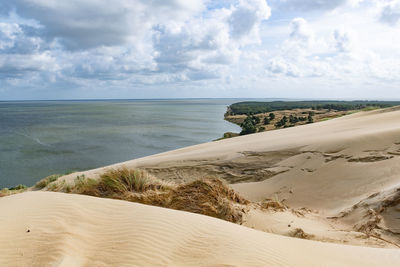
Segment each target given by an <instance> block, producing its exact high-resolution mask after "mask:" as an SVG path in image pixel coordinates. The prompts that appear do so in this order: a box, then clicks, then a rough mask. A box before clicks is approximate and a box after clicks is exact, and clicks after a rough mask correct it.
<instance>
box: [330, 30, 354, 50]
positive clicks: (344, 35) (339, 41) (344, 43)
mask: <svg viewBox="0 0 400 267" xmlns="http://www.w3.org/2000/svg"><path fill="white" fill-rule="evenodd" d="M333 39H334V46H335V48H336V49H337V51H339V52H349V51H350V50H351V49H352V44H353V43H352V39H351V35H350V33H349V32H346V31H344V30H340V29H336V30H335V31H334V32H333Z"/></svg>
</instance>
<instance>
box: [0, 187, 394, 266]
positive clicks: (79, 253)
mask: <svg viewBox="0 0 400 267" xmlns="http://www.w3.org/2000/svg"><path fill="white" fill-rule="evenodd" d="M0 210H1V211H2V214H3V215H4V214H7V216H2V217H1V219H0V229H1V230H2V234H1V235H0V255H1V257H0V265H1V266H8V265H9V266H155V265H156V266H183V265H184V266H193V265H201V266H283V265H284V266H312V265H315V264H316V263H323V264H322V265H323V266H355V265H360V266H361V265H362V266H390V265H392V266H395V265H394V263H396V262H399V260H400V255H399V252H398V250H397V249H374V248H363V247H352V246H345V245H336V244H328V243H320V242H316V241H308V240H301V239H294V238H288V237H282V236H278V235H273V234H268V233H263V232H260V231H256V230H253V229H250V228H247V227H243V226H239V225H236V224H233V223H229V222H225V221H222V220H218V219H214V218H211V217H207V216H203V215H197V214H193V213H187V212H182V211H175V210H170V209H163V208H158V207H152V206H146V205H142V204H137V203H130V202H126V201H120V200H110V199H101V198H94V197H89V196H82V195H72V194H62V193H52V192H28V193H22V194H17V195H13V196H9V197H5V198H3V199H1V201H0ZM28 231H29V232H28ZM317 265H319V264H317Z"/></svg>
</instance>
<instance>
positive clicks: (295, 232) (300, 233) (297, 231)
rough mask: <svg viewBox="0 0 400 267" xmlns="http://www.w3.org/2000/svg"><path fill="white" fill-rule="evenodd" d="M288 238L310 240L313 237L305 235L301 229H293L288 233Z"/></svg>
mask: <svg viewBox="0 0 400 267" xmlns="http://www.w3.org/2000/svg"><path fill="white" fill-rule="evenodd" d="M289 236H291V237H296V238H302V239H310V238H312V237H313V235H310V234H307V233H306V232H304V231H303V229H301V228H296V229H294V230H293V231H291V232H290V233H289Z"/></svg>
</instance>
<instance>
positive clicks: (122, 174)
mask: <svg viewBox="0 0 400 267" xmlns="http://www.w3.org/2000/svg"><path fill="white" fill-rule="evenodd" d="M48 190H51V191H58V192H66V193H77V194H85V195H91V196H97V197H105V198H114V199H121V200H127V201H132V202H139V203H143V204H149V205H154V206H160V207H164V208H171V209H176V210H183V211H188V212H193V213H199V214H203V215H208V216H212V217H216V218H220V219H223V220H227V221H230V222H235V223H238V222H240V221H241V219H242V215H243V213H244V210H243V208H244V205H246V204H248V203H249V202H248V201H247V200H246V199H244V198H242V197H241V196H239V195H238V194H237V193H236V192H235V191H234V190H232V189H231V188H230V187H229V186H228V185H227V184H226V183H225V182H224V181H222V180H220V179H218V178H215V177H207V178H204V179H201V180H196V181H194V182H191V183H187V184H181V185H175V184H172V183H167V182H164V181H161V180H159V179H157V178H155V177H153V176H151V175H149V174H148V173H147V172H146V171H143V170H134V169H126V168H123V169H118V170H110V171H108V172H106V173H104V174H103V175H102V176H101V177H100V179H97V180H94V179H90V178H86V177H84V176H77V177H76V179H75V181H74V185H69V184H66V183H65V182H62V183H53V184H51V185H50V186H49V187H48Z"/></svg>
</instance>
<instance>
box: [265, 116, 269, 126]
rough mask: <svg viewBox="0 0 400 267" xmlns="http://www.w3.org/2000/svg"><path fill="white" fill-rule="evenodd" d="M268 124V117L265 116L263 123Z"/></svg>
mask: <svg viewBox="0 0 400 267" xmlns="http://www.w3.org/2000/svg"><path fill="white" fill-rule="evenodd" d="M268 124H270V120H269V118H268V117H265V118H264V125H268Z"/></svg>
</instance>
